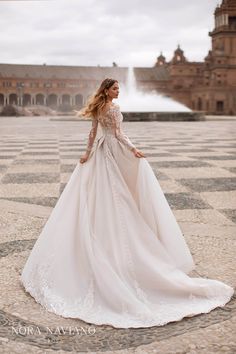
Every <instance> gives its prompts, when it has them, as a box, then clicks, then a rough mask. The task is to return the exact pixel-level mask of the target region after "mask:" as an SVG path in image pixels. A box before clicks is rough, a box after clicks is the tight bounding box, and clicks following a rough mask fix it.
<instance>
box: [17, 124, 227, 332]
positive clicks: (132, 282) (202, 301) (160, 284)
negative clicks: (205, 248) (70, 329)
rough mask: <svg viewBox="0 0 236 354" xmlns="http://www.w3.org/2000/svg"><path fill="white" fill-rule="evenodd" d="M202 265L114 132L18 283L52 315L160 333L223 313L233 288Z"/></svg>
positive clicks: (73, 186) (64, 201) (58, 210)
mask: <svg viewBox="0 0 236 354" xmlns="http://www.w3.org/2000/svg"><path fill="white" fill-rule="evenodd" d="M194 268H195V264H194V261H193V258H192V255H191V253H190V250H189V248H188V246H187V243H186V241H185V239H184V237H183V234H182V232H181V229H180V227H179V225H178V223H177V221H176V219H175V216H174V214H173V212H172V211H171V208H170V206H169V204H168V202H167V200H166V198H165V195H164V193H163V191H162V189H161V187H160V185H159V183H158V180H157V179H156V177H155V174H154V172H153V170H152V168H151V166H150V164H149V163H148V161H147V159H146V158H144V157H142V158H137V157H135V156H134V154H133V153H132V152H131V151H130V150H129V149H127V147H126V146H125V145H124V144H123V143H122V142H121V141H120V140H118V139H117V138H116V137H115V136H114V134H112V133H111V132H110V131H109V130H107V131H106V130H105V129H104V130H103V135H102V136H101V137H100V138H99V139H98V140H97V141H96V143H95V144H94V145H93V148H92V150H91V152H90V156H89V159H88V160H87V162H85V163H83V164H81V163H80V162H79V163H78V164H77V165H76V167H75V169H74V171H73V173H72V175H71V177H70V179H69V181H68V183H67V185H66V187H65V188H64V190H63V192H62V194H61V196H60V198H59V199H58V201H57V203H56V205H55V207H54V209H53V210H52V212H51V215H50V217H49V218H48V220H47V222H46V223H45V225H44V227H43V229H42V231H41V234H40V235H39V237H38V239H37V240H36V242H35V244H34V247H33V249H32V251H31V253H30V255H29V257H28V259H27V261H26V263H25V266H24V268H23V271H22V274H21V276H20V282H21V284H22V285H23V286H24V288H25V290H26V291H27V292H28V293H30V295H31V296H32V297H33V298H34V299H35V300H36V301H37V302H38V303H39V304H41V305H42V306H43V307H44V308H45V309H47V310H48V311H50V312H53V313H55V314H57V315H60V316H63V317H65V318H67V317H68V318H78V319H81V320H84V321H86V322H88V323H92V324H97V325H102V324H106V325H111V326H113V327H116V328H130V327H132V328H138V327H151V326H161V325H164V324H166V323H168V322H171V321H179V320H181V319H182V318H184V317H187V316H190V317H191V316H194V315H197V314H200V313H208V312H210V311H211V310H212V309H214V308H216V307H219V306H224V305H225V304H226V303H227V302H228V301H229V300H230V298H231V297H232V295H233V293H234V289H233V288H232V287H231V286H229V285H227V284H225V283H223V282H221V281H218V280H213V279H208V278H201V277H196V278H195V277H190V276H188V275H187V274H188V273H189V272H190V271H191V270H193V269H194Z"/></svg>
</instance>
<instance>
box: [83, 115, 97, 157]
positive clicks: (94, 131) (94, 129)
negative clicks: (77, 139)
mask: <svg viewBox="0 0 236 354" xmlns="http://www.w3.org/2000/svg"><path fill="white" fill-rule="evenodd" d="M97 128H98V120H97V119H95V118H93V119H92V127H91V129H90V132H89V136H88V142H87V147H86V152H87V153H90V151H91V150H92V147H93V143H94V140H95V138H96V135H97Z"/></svg>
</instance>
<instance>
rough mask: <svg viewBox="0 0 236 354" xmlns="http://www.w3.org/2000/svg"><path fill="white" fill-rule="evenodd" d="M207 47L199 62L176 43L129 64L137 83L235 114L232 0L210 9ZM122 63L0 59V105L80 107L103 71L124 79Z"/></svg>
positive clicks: (196, 106)
mask: <svg viewBox="0 0 236 354" xmlns="http://www.w3.org/2000/svg"><path fill="white" fill-rule="evenodd" d="M214 15H215V28H214V29H213V31H212V32H210V33H209V35H210V37H211V39H212V47H211V49H210V50H209V53H208V55H207V56H206V58H205V60H204V61H203V62H190V61H188V60H187V58H186V57H185V54H184V52H183V50H182V49H181V48H180V46H178V48H177V49H176V50H175V52H174V54H173V58H172V59H171V60H170V61H169V62H167V61H166V58H165V57H164V56H163V54H162V53H161V55H160V56H159V57H158V58H157V61H156V63H155V65H154V66H153V67H151V68H137V67H136V68H134V73H135V77H136V80H137V85H138V87H139V88H140V89H142V90H144V91H156V92H159V93H162V94H164V95H166V96H168V97H172V98H174V99H175V100H177V101H179V102H181V103H183V104H185V105H186V106H188V107H189V108H191V109H192V110H198V111H205V112H206V113H207V114H224V115H236V0H223V1H222V3H221V5H220V6H217V8H216V10H215V14H214ZM127 70H128V69H127V68H122V67H118V66H117V65H116V64H115V63H113V66H112V67H100V66H97V67H85V66H56V65H46V64H44V65H21V64H0V105H3V106H5V105H9V104H10V105H11V104H17V105H21V106H27V105H45V106H49V107H52V108H53V109H58V110H62V111H67V110H71V109H74V108H80V107H81V106H82V105H83V104H84V103H85V101H86V99H87V97H88V96H89V95H91V94H92V93H93V92H94V90H95V89H96V88H97V87H98V86H99V84H100V83H101V81H102V80H103V79H105V78H106V77H114V78H116V79H118V80H119V82H122V83H124V82H125V81H126V77H127Z"/></svg>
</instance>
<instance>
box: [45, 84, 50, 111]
mask: <svg viewBox="0 0 236 354" xmlns="http://www.w3.org/2000/svg"><path fill="white" fill-rule="evenodd" d="M45 87H46V106H48V90H49V88H50V87H51V84H50V83H49V82H47V83H46V84H45Z"/></svg>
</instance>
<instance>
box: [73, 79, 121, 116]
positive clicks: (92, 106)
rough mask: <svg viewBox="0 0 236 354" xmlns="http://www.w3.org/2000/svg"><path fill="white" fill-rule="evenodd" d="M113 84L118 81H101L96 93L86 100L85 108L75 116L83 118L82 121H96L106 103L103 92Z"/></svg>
mask: <svg viewBox="0 0 236 354" xmlns="http://www.w3.org/2000/svg"><path fill="white" fill-rule="evenodd" d="M115 82H118V81H117V80H115V79H108V78H107V79H105V80H103V81H102V83H101V85H100V87H99V88H98V89H97V91H96V92H95V93H94V94H93V95H92V96H90V97H89V98H88V100H87V102H86V104H85V106H84V107H83V108H82V109H81V110H79V111H76V112H77V115H78V116H82V117H84V119H89V118H93V119H96V118H97V116H98V115H99V113H100V112H101V111H102V109H103V108H104V107H105V105H106V103H107V96H106V92H105V90H108V89H109V88H110V87H111V86H112V85H113V84H114V83H115Z"/></svg>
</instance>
